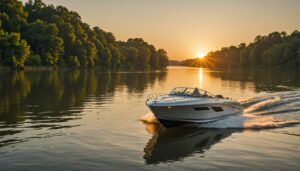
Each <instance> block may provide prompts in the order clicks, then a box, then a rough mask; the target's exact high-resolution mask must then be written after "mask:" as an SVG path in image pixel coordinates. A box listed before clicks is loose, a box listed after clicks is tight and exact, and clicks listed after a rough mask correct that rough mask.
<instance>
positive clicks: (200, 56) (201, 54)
mask: <svg viewBox="0 0 300 171" xmlns="http://www.w3.org/2000/svg"><path fill="white" fill-rule="evenodd" d="M205 55H206V54H205V53H204V52H199V53H198V54H197V58H199V59H202V58H204V57H205Z"/></svg>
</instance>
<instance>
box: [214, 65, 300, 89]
mask: <svg viewBox="0 0 300 171" xmlns="http://www.w3.org/2000/svg"><path fill="white" fill-rule="evenodd" d="M209 74H210V75H211V76H213V77H218V78H221V79H222V80H232V81H240V82H241V83H240V87H241V89H245V87H246V83H247V82H253V83H254V85H255V89H256V91H257V92H260V91H282V90H287V87H299V86H300V79H299V74H300V70H283V69H278V70H276V69H273V70H268V69H251V70H250V69H228V70H223V71H221V72H210V73H209ZM285 86H287V87H285Z"/></svg>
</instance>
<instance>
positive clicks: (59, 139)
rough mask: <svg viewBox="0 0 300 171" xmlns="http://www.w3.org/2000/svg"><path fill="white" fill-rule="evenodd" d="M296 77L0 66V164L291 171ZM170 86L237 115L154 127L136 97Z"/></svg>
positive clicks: (297, 156)
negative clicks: (202, 95)
mask: <svg viewBox="0 0 300 171" xmlns="http://www.w3.org/2000/svg"><path fill="white" fill-rule="evenodd" d="M299 74H300V72H297V71H285V70H284V71H282V70H275V71H274V70H272V71H270V70H256V71H247V70H230V71H229V70H228V71H218V70H209V69H199V68H184V67H169V68H168V70H166V71H162V72H118V73H103V72H100V71H97V70H59V71H26V72H12V71H0V156H1V157H0V167H1V168H0V170H1V171H2V170H22V171H24V170H30V171H34V170H124V169H125V170H159V169H164V170H221V169H227V170H299V169H300V164H299V161H300V124H299V123H300V107H299V106H300V91H298V90H299V88H300V77H299ZM174 86H191V87H196V86H197V87H199V88H203V89H206V90H208V91H210V92H212V93H214V94H223V95H224V96H227V97H230V98H234V99H237V100H240V101H241V103H242V104H243V105H244V107H245V112H244V113H243V115H242V116H234V117H231V118H228V119H226V120H222V121H218V122H215V123H210V124H203V125H194V126H185V127H175V128H171V129H164V128H162V127H161V126H160V125H159V124H157V123H156V122H155V120H153V115H152V114H151V113H150V111H149V110H148V109H147V107H146V105H145V99H146V97H147V95H149V94H151V93H159V92H163V93H164V92H169V91H170V90H171V89H172V88H173V87H174ZM141 118H142V121H141Z"/></svg>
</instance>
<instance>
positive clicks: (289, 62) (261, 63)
mask: <svg viewBox="0 0 300 171" xmlns="http://www.w3.org/2000/svg"><path fill="white" fill-rule="evenodd" d="M181 65H185V66H195V67H200V66H203V67H213V68H230V67H245V68H256V67H260V68H262V67H264V68H300V32H299V31H294V32H292V33H291V34H290V35H288V34H287V33H286V32H281V33H279V32H273V33H270V34H269V35H267V36H257V37H256V38H255V39H254V42H252V43H250V44H248V45H246V44H245V43H241V44H240V45H239V46H237V47H236V46H230V47H224V48H222V49H221V50H217V51H213V52H210V53H208V55H207V56H206V57H205V58H204V59H202V60H200V59H188V60H184V61H182V62H181Z"/></svg>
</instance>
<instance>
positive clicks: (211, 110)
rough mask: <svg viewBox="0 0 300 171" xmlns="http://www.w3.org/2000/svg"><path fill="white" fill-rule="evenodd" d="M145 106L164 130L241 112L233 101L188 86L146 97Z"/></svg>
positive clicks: (214, 119) (239, 106) (218, 118)
mask: <svg viewBox="0 0 300 171" xmlns="http://www.w3.org/2000/svg"><path fill="white" fill-rule="evenodd" d="M146 104H147V105H148V107H149V108H150V110H151V111H152V113H153V114H154V115H155V117H156V118H157V119H158V121H159V122H160V123H161V124H162V125H163V126H164V127H172V126H177V125H182V124H190V123H206V122H213V121H217V120H220V119H224V118H226V117H229V116H231V115H237V114H240V113H242V111H243V107H242V105H241V104H240V103H238V102H237V101H235V100H233V99H230V98H225V97H223V96H222V95H213V94H211V93H209V92H208V91H205V90H202V89H199V88H189V87H176V88H174V89H173V90H172V91H171V93H169V94H159V95H157V94H153V95H150V96H148V97H147V100H146Z"/></svg>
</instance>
